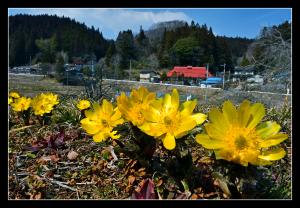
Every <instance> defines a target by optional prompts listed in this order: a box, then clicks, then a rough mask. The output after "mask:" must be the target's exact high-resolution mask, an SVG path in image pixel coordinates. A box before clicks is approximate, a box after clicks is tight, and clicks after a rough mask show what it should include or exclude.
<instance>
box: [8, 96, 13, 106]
mask: <svg viewBox="0 0 300 208" xmlns="http://www.w3.org/2000/svg"><path fill="white" fill-rule="evenodd" d="M12 102H13V99H12V98H11V97H9V98H8V105H10V104H11V103H12Z"/></svg>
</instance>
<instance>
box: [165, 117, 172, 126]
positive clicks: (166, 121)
mask: <svg viewBox="0 0 300 208" xmlns="http://www.w3.org/2000/svg"><path fill="white" fill-rule="evenodd" d="M164 123H165V125H166V126H171V125H172V119H170V118H169V117H168V116H166V117H165V118H164Z"/></svg>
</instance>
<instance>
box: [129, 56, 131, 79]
mask: <svg viewBox="0 0 300 208" xmlns="http://www.w3.org/2000/svg"><path fill="white" fill-rule="evenodd" d="M129 67H130V68H129V80H131V59H130V61H129Z"/></svg>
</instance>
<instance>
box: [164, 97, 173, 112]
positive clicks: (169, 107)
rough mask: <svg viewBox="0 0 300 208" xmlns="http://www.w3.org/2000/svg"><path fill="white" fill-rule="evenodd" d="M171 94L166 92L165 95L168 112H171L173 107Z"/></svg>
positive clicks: (165, 105)
mask: <svg viewBox="0 0 300 208" xmlns="http://www.w3.org/2000/svg"><path fill="white" fill-rule="evenodd" d="M171 100H172V99H171V95H170V94H165V97H164V99H163V107H164V108H165V110H166V111H167V112H169V111H170V110H171V109H172V108H173V107H172V102H171Z"/></svg>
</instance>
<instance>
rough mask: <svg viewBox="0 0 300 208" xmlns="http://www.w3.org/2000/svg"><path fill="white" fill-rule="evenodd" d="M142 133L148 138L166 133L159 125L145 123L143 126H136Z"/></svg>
mask: <svg viewBox="0 0 300 208" xmlns="http://www.w3.org/2000/svg"><path fill="white" fill-rule="evenodd" d="M138 127H139V129H141V130H142V131H143V132H145V133H146V134H148V135H150V136H154V137H159V136H161V135H163V134H164V133H166V130H165V127H163V126H162V125H161V124H159V123H149V122H145V123H144V124H143V125H141V126H138Z"/></svg>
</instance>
